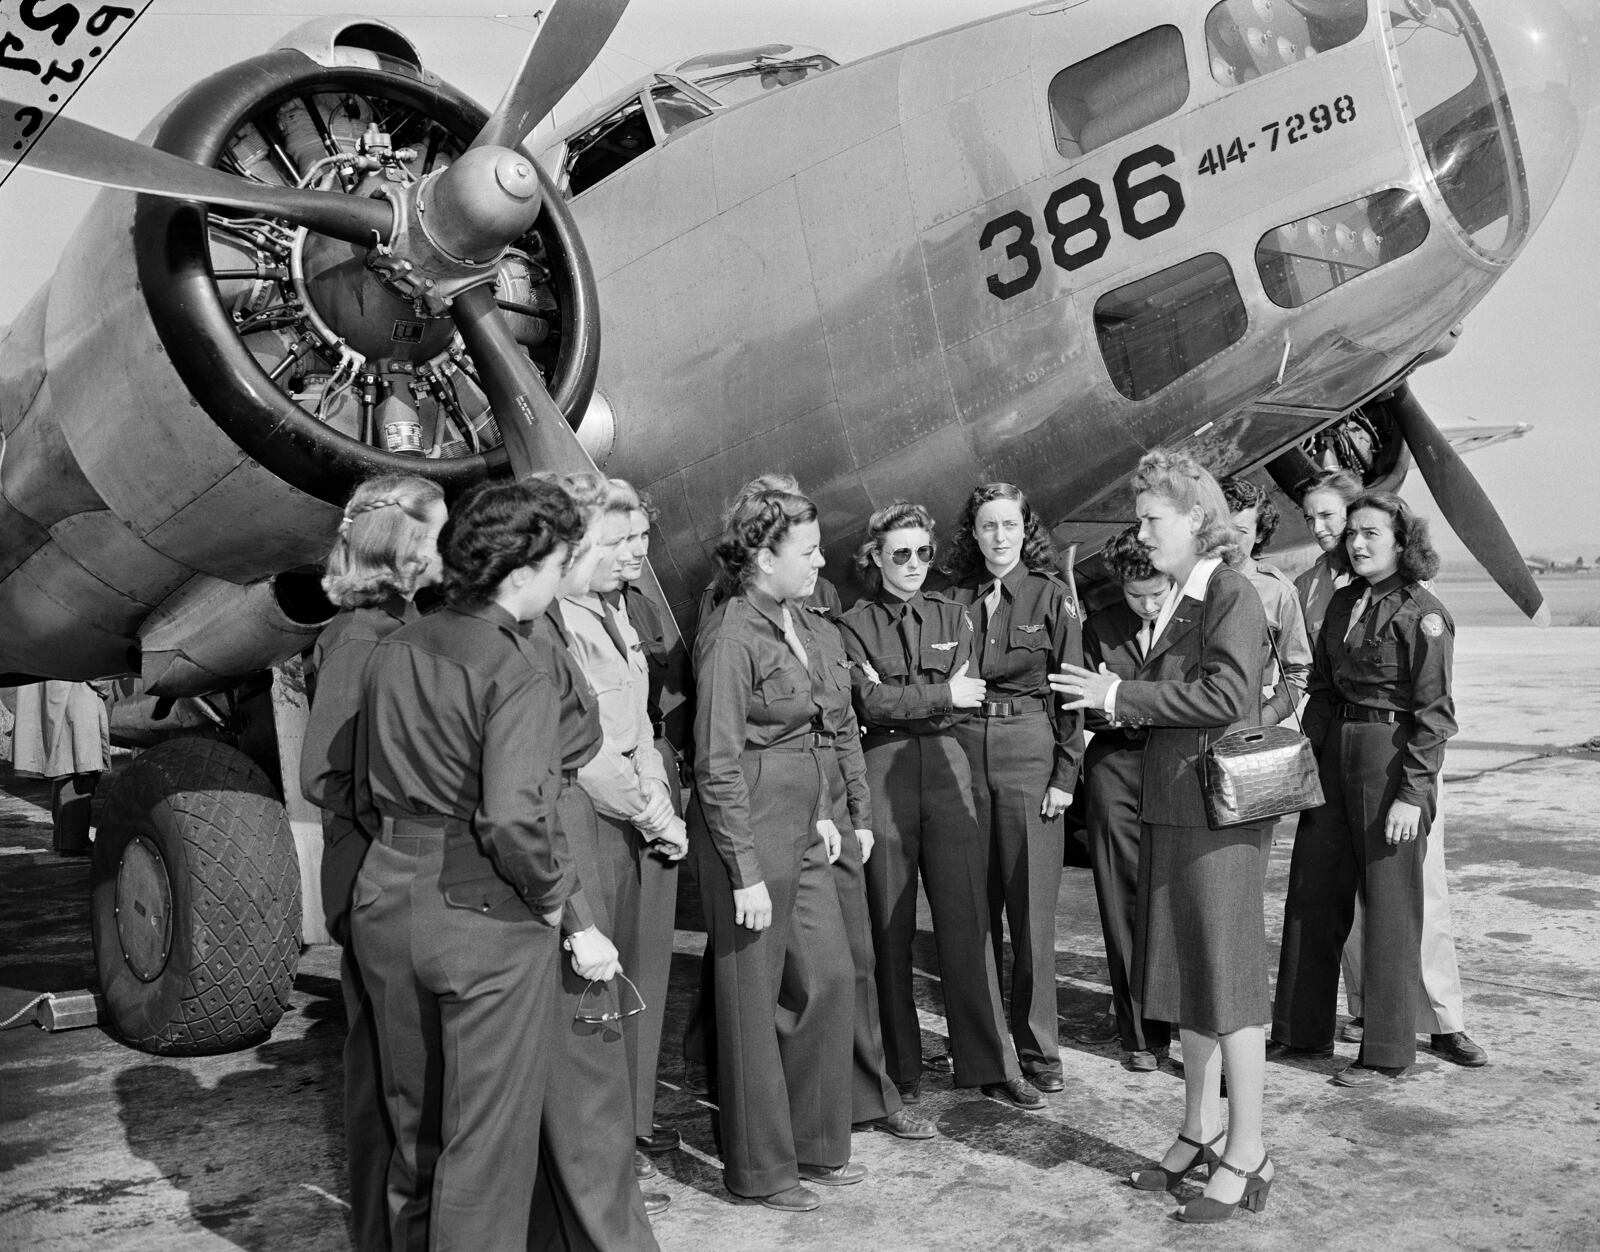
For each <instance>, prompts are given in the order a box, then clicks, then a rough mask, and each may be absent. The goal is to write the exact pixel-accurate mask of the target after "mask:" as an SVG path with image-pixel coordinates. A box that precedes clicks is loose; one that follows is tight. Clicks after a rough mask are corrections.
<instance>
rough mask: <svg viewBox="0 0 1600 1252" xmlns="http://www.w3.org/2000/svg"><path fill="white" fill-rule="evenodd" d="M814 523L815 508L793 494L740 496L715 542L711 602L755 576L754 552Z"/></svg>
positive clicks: (735, 591)
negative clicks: (714, 567)
mask: <svg viewBox="0 0 1600 1252" xmlns="http://www.w3.org/2000/svg"><path fill="white" fill-rule="evenodd" d="M816 520H817V506H816V505H814V504H812V503H811V501H810V500H808V499H806V497H805V496H802V495H800V494H799V493H797V492H793V491H761V492H756V493H754V494H752V495H748V496H743V497H741V499H740V501H739V502H738V503H736V504H735V506H734V508H733V515H732V516H731V517H730V518H729V519H728V523H727V525H726V526H725V527H724V528H723V532H722V538H721V540H720V541H719V542H718V543H717V547H716V553H715V555H716V558H717V576H716V579H715V580H714V581H713V582H712V584H711V596H712V599H711V602H712V603H713V604H720V603H722V601H724V600H726V599H728V598H729V597H730V596H734V595H737V594H738V593H739V592H740V591H742V590H743V589H744V588H745V586H746V585H747V584H748V583H749V582H750V580H751V578H753V577H754V576H755V572H756V569H757V568H758V567H757V565H756V553H758V552H760V551H761V549H763V548H767V549H769V550H770V551H773V552H776V551H777V550H778V545H779V544H780V543H782V542H783V540H784V537H785V536H787V535H788V533H789V531H790V530H792V529H793V528H794V527H795V526H797V525H800V524H801V523H804V522H814V521H816Z"/></svg>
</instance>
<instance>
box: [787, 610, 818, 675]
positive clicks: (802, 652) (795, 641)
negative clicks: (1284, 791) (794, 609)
mask: <svg viewBox="0 0 1600 1252" xmlns="http://www.w3.org/2000/svg"><path fill="white" fill-rule="evenodd" d="M783 640H784V642H785V643H787V644H788V645H789V651H791V652H793V653H794V654H795V656H796V657H797V658H799V661H800V664H801V665H803V666H805V667H806V670H807V672H810V669H811V658H810V657H808V656H807V655H806V647H805V644H803V643H801V642H800V635H799V632H798V631H796V630H795V628H794V618H792V617H790V616H789V606H788V605H787V604H786V605H784V606H783Z"/></svg>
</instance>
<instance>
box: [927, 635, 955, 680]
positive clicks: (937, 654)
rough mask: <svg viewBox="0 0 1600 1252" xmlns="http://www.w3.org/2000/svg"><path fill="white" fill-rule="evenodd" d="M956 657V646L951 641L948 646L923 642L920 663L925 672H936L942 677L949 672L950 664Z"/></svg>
mask: <svg viewBox="0 0 1600 1252" xmlns="http://www.w3.org/2000/svg"><path fill="white" fill-rule="evenodd" d="M955 659H956V648H955V644H954V643H953V642H952V643H951V644H950V645H949V646H948V647H942V646H940V645H939V644H937V643H931V644H924V645H923V648H922V656H921V658H920V664H921V666H922V672H923V673H925V674H936V675H938V676H939V677H941V678H942V677H944V676H945V675H947V674H949V672H950V666H951V664H952V663H954V661H955Z"/></svg>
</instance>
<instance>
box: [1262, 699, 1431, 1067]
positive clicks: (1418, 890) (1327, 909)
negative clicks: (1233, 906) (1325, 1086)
mask: <svg viewBox="0 0 1600 1252" xmlns="http://www.w3.org/2000/svg"><path fill="white" fill-rule="evenodd" d="M1408 730H1409V727H1408V726H1407V725H1406V724H1405V723H1399V724H1388V723H1383V722H1375V723H1374V722H1347V721H1342V720H1341V721H1337V722H1335V723H1334V724H1333V726H1332V727H1331V728H1330V729H1329V732H1328V737H1327V739H1326V740H1325V741H1324V743H1323V745H1322V751H1321V753H1320V754H1319V759H1318V765H1319V769H1320V773H1321V778H1322V793H1323V796H1324V797H1325V799H1326V803H1324V804H1323V805H1322V806H1321V807H1319V808H1315V809H1311V810H1309V811H1308V812H1306V813H1303V814H1302V815H1301V817H1300V825H1299V828H1298V829H1297V830H1296V832H1295V839H1294V857H1293V859H1292V860H1291V861H1290V864H1289V895H1288V901H1287V903H1286V904H1285V906H1284V915H1283V949H1282V952H1281V954H1280V957H1279V962H1278V990H1277V997H1276V999H1275V1001H1274V1004H1273V1011H1272V1037H1273V1038H1274V1039H1275V1040H1277V1041H1278V1042H1280V1043H1286V1044H1288V1045H1289V1046H1291V1047H1295V1048H1324V1047H1328V1046H1331V1045H1332V1043H1333V1033H1334V1025H1335V1023H1336V1021H1337V1017H1338V1014H1337V1007H1338V1005H1337V1001H1338V994H1339V953H1340V950H1341V949H1342V948H1343V947H1344V942H1345V939H1346V937H1347V936H1348V935H1349V933H1350V928H1351V923H1352V921H1353V919H1354V915H1355V900H1356V893H1357V891H1359V892H1360V893H1361V894H1362V896H1363V898H1364V899H1365V901H1366V906H1367V907H1366V910H1365V913H1364V915H1363V923H1362V936H1361V938H1362V951H1363V958H1362V979H1363V983H1364V988H1365V992H1366V1005H1365V1007H1366V1014H1365V1016H1366V1032H1365V1037H1364V1039H1363V1041H1362V1044H1361V1063H1362V1064H1365V1065H1372V1066H1384V1067H1394V1066H1406V1065H1410V1064H1411V1063H1412V1062H1413V1061H1414V1060H1415V1059H1416V1054H1417V1036H1416V1029H1415V1024H1416V1016H1417V1000H1418V988H1419V986H1420V983H1421V975H1420V973H1419V965H1420V951H1421V943H1422V861H1423V854H1424V850H1425V848H1426V840H1427V833H1426V832H1427V829H1428V826H1429V824H1430V822H1431V819H1432V816H1433V813H1432V809H1433V802H1432V799H1431V797H1430V799H1429V801H1428V803H1427V804H1425V805H1424V806H1423V808H1422V830H1423V833H1422V834H1421V835H1419V836H1418V838H1417V839H1415V840H1413V841H1410V842H1407V843H1400V844H1394V845H1391V844H1389V843H1388V842H1387V841H1386V840H1385V839H1384V834H1383V829H1384V818H1385V816H1386V815H1387V813H1388V811H1389V806H1390V805H1391V804H1392V803H1393V802H1394V798H1395V795H1396V794H1397V792H1398V791H1399V788H1400V766H1401V757H1402V749H1403V747H1404V744H1405V739H1406V735H1407V733H1408Z"/></svg>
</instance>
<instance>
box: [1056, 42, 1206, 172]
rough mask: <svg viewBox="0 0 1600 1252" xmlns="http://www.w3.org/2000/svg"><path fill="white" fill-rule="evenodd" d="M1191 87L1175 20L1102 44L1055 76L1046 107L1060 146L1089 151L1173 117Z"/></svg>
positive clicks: (1073, 154) (1072, 153)
mask: <svg viewBox="0 0 1600 1252" xmlns="http://www.w3.org/2000/svg"><path fill="white" fill-rule="evenodd" d="M1180 88H1181V91H1179V89H1180ZM1192 89H1193V84H1192V82H1191V80H1190V76H1189V53H1188V50H1187V49H1186V48H1185V47H1184V39H1183V31H1181V30H1180V29H1179V28H1178V27H1177V26H1174V25H1172V24H1171V23H1166V24H1163V25H1161V26H1152V27H1151V28H1150V29H1149V30H1145V31H1141V32H1140V33H1139V34H1137V35H1132V36H1130V37H1129V38H1127V39H1124V40H1121V41H1120V42H1118V43H1114V44H1112V45H1111V46H1110V47H1109V48H1102V49H1101V50H1100V51H1099V52H1096V53H1095V54H1094V55H1093V56H1088V57H1085V58H1083V60H1081V61H1075V62H1073V63H1072V64H1071V65H1069V66H1067V67H1066V68H1065V69H1064V70H1060V71H1058V72H1057V73H1056V75H1055V76H1054V77H1053V78H1051V80H1050V86H1049V87H1048V88H1047V89H1046V92H1045V107H1046V109H1047V111H1048V112H1049V114H1050V130H1051V133H1052V134H1053V135H1054V136H1055V143H1056V151H1057V152H1059V153H1060V154H1061V155H1062V156H1064V157H1067V158H1068V159H1069V160H1077V159H1078V158H1079V157H1082V156H1086V155H1087V154H1088V153H1090V152H1093V151H1095V150H1096V149H1097V148H1103V147H1105V146H1106V145H1107V144H1109V143H1114V142H1116V141H1117V140H1118V139H1121V138H1123V137H1124V136H1126V135H1131V134H1133V133H1134V132H1135V131H1139V130H1143V129H1144V128H1145V127H1146V126H1150V125H1152V124H1154V123H1156V122H1159V121H1161V119H1162V118H1167V117H1171V116H1172V115H1173V114H1174V113H1176V112H1178V110H1179V109H1181V108H1183V106H1184V103H1185V102H1186V101H1187V100H1188V99H1189V94H1190V92H1191V91H1192ZM1175 93H1176V94H1175Z"/></svg>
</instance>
